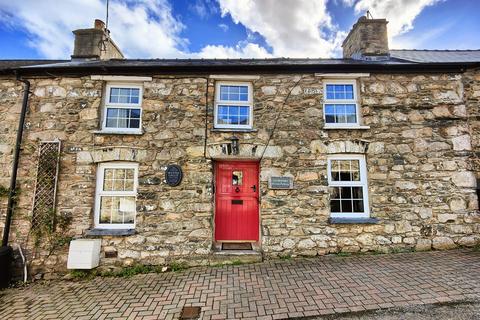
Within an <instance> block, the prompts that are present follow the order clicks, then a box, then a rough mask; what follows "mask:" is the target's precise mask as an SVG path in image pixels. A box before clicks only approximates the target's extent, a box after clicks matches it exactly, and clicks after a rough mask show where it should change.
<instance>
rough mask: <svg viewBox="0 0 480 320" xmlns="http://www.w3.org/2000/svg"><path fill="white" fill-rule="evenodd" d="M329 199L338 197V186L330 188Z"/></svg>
mask: <svg viewBox="0 0 480 320" xmlns="http://www.w3.org/2000/svg"><path fill="white" fill-rule="evenodd" d="M330 199H340V188H339V187H334V188H332V193H331V194H330Z"/></svg>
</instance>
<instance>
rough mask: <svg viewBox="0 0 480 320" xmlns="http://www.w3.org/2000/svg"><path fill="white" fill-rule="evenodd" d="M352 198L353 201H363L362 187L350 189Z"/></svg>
mask: <svg viewBox="0 0 480 320" xmlns="http://www.w3.org/2000/svg"><path fill="white" fill-rule="evenodd" d="M352 198H353V199H363V188H362V187H352Z"/></svg>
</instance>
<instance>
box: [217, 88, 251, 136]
mask: <svg viewBox="0 0 480 320" xmlns="http://www.w3.org/2000/svg"><path fill="white" fill-rule="evenodd" d="M215 89H216V90H215V92H216V94H215V125H214V126H215V128H226V129H251V128H252V124H253V97H252V85H251V83H248V82H217V84H216V88H215Z"/></svg>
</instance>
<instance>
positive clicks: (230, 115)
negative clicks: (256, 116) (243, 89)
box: [217, 105, 250, 125]
mask: <svg viewBox="0 0 480 320" xmlns="http://www.w3.org/2000/svg"><path fill="white" fill-rule="evenodd" d="M217 110H218V115H217V124H231V125H248V124H249V122H250V121H249V120H250V107H248V106H225V105H221V106H218V108H217Z"/></svg>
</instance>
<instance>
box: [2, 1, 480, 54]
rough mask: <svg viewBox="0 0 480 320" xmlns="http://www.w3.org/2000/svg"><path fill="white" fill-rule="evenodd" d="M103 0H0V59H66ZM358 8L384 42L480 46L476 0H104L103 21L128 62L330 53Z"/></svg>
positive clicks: (402, 45) (335, 50) (479, 12)
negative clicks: (76, 33) (380, 23)
mask: <svg viewBox="0 0 480 320" xmlns="http://www.w3.org/2000/svg"><path fill="white" fill-rule="evenodd" d="M105 2H106V0H82V1H80V0H63V1H56V0H22V1H12V0H0V59H30V58H32V59H40V58H46V59H58V58H61V59H68V58H69V56H70V54H71V52H72V46H73V35H72V33H71V31H72V30H74V29H79V28H89V27H91V26H92V25H93V20H94V19H95V18H101V19H104V17H105ZM367 9H368V10H370V11H371V13H372V14H373V16H374V17H375V18H387V19H388V20H389V24H388V28H389V35H390V46H391V47H392V48H407V49H410V48H417V49H480V36H479V33H478V32H479V30H480V1H476V0H190V1H187V0H140V1H132V0H110V25H109V27H110V30H111V34H112V38H113V39H114V41H115V42H117V44H118V45H119V46H120V48H121V49H122V51H123V52H124V53H125V54H126V56H127V57H129V58H198V57H205V58H213V57H217V58H227V57H231V58H233V57H278V56H283V57H287V56H288V57H338V56H340V54H341V47H340V46H341V42H342V40H343V39H344V37H345V35H346V34H347V32H348V30H349V29H350V27H351V26H352V25H353V23H355V21H356V20H357V19H358V17H359V16H361V15H363V14H365V11H366V10H367Z"/></svg>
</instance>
